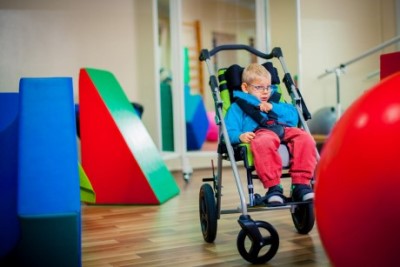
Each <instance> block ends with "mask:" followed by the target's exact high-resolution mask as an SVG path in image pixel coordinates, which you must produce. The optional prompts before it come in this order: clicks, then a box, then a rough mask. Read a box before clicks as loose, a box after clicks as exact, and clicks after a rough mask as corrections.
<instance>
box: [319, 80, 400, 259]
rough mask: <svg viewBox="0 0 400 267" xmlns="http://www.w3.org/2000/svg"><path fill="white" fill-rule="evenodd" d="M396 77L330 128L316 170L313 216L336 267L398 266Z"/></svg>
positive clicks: (399, 117) (399, 118)
mask: <svg viewBox="0 0 400 267" xmlns="http://www.w3.org/2000/svg"><path fill="white" fill-rule="evenodd" d="M399 159H400V73H396V74H394V75H392V76H390V77H388V78H386V79H384V80H382V81H381V82H380V83H379V84H378V85H376V86H374V87H372V88H371V89H370V90H368V91H366V92H365V93H364V94H363V95H362V96H361V97H360V98H359V99H358V100H356V101H355V102H354V103H353V104H352V105H351V106H350V107H349V108H348V109H347V110H346V111H345V113H344V114H343V116H342V117H341V118H340V120H339V121H338V122H337V123H336V124H335V126H334V127H333V129H332V131H331V134H330V136H329V138H328V140H327V142H326V144H325V145H324V147H323V150H322V153H321V159H320V161H319V164H318V166H317V170H316V184H315V216H316V222H317V227H318V231H319V234H320V238H321V241H322V244H323V246H324V248H325V251H326V253H327V255H328V257H329V258H330V260H331V262H332V264H333V265H334V266H336V267H341V266H352V267H355V266H395V265H396V266H399V265H400V260H399V255H400V250H399V245H398V244H399V241H400V169H399V168H398V167H399V165H400V160H399Z"/></svg>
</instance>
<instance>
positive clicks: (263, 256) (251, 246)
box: [236, 221, 279, 264]
mask: <svg viewBox="0 0 400 267" xmlns="http://www.w3.org/2000/svg"><path fill="white" fill-rule="evenodd" d="M255 223H256V225H257V227H258V229H259V230H260V233H261V235H262V237H263V242H262V245H260V244H255V243H254V242H253V238H252V237H251V236H249V235H248V232H247V231H245V230H243V229H242V230H241V231H240V232H239V235H238V237H237V242H236V245H237V248H238V251H239V253H240V255H241V256H242V257H243V259H245V260H247V261H248V262H251V263H253V264H262V263H266V262H267V261H269V260H270V259H272V258H273V257H274V256H275V254H276V252H277V251H278V248H279V235H278V232H277V231H276V230H275V228H274V227H273V226H272V225H271V224H269V223H267V222H264V221H255Z"/></svg>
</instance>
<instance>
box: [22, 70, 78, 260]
mask: <svg viewBox="0 0 400 267" xmlns="http://www.w3.org/2000/svg"><path fill="white" fill-rule="evenodd" d="M19 103H20V108H19V140H18V161H19V166H18V209H17V210H18V216H19V218H20V221H21V222H24V223H23V225H21V233H22V234H21V241H20V242H21V243H20V244H19V245H18V251H17V254H18V257H19V258H25V257H29V258H34V259H35V260H36V262H34V263H32V264H35V265H32V266H44V265H43V264H44V262H45V261H44V260H45V259H44V258H43V256H44V255H52V254H57V255H60V258H59V261H60V262H63V261H66V262H71V261H72V262H74V263H75V264H74V265H73V266H80V263H81V256H80V251H81V234H80V232H81V225H80V220H81V219H80V218H81V216H80V214H81V213H80V189H79V170H78V152H77V140H76V124H75V106H74V101H73V87H72V79H71V78H64V77H60V78H23V79H21V80H20V102H19ZM63 214H69V215H68V217H65V218H74V217H76V219H71V220H69V219H68V220H67V219H65V220H67V221H65V222H64V221H63V220H64V219H62V218H64V217H62V215H63ZM60 216H61V221H62V222H64V224H65V225H68V227H65V225H64V224H63V223H60V221H59V220H60ZM37 221H41V222H47V223H48V225H51V227H44V226H43V227H37V223H36V222H37ZM71 224H72V225H71ZM73 224H76V225H73ZM40 225H41V224H39V226H40ZM37 231H40V234H38V233H34V232H37ZM62 231H64V232H65V234H68V235H69V236H70V237H71V238H70V239H69V241H68V242H67V241H66V240H63V239H62V238H57V237H56V238H53V239H43V240H35V238H32V234H36V236H52V235H53V236H54V233H56V232H62ZM45 240H51V242H47V241H45ZM58 242H64V243H65V242H67V244H66V246H67V247H70V248H71V251H79V255H74V257H75V258H74V259H71V258H70V257H71V254H70V253H67V251H68V249H66V250H65V253H63V252H62V251H59V250H58V249H57V246H54V244H55V243H58ZM38 243H40V246H41V247H42V248H43V249H42V250H41V252H43V253H44V254H38V255H33V254H32V249H31V248H32V246H35V245H36V244H38Z"/></svg>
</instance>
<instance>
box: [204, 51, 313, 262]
mask: <svg viewBox="0 0 400 267" xmlns="http://www.w3.org/2000/svg"><path fill="white" fill-rule="evenodd" d="M226 50H246V51H247V52H249V53H251V54H253V55H256V56H258V57H260V58H262V59H266V60H270V59H273V58H277V59H279V61H280V63H281V67H282V69H283V71H284V77H283V79H282V81H283V83H284V84H285V87H286V89H287V92H288V94H289V96H290V97H291V99H292V102H293V104H294V106H295V107H296V110H297V113H298V115H299V124H300V126H301V127H302V128H303V129H304V130H305V131H307V132H308V133H310V130H309V128H308V126H307V123H306V120H308V119H311V114H310V112H309V111H308V109H307V106H306V105H305V102H304V101H303V99H302V96H301V93H300V91H299V90H298V88H296V86H295V85H294V83H293V80H292V78H291V75H290V73H289V72H288V70H287V67H286V63H285V60H284V58H283V54H282V50H281V48H279V47H275V48H273V49H272V51H271V53H270V54H265V53H262V52H260V51H259V50H257V49H255V48H253V47H250V46H247V45H240V44H230V45H221V46H217V47H215V48H214V49H212V50H211V51H209V50H207V49H203V50H201V52H200V57H199V59H200V61H205V63H206V65H207V69H208V73H209V74H210V81H209V85H210V88H211V92H212V96H213V99H214V104H215V110H216V117H215V119H216V124H217V125H218V127H219V135H218V158H217V164H218V166H217V174H215V172H214V164H213V162H211V164H212V177H211V178H203V182H212V183H213V186H211V185H210V184H209V183H204V184H203V185H202V186H201V188H200V193H199V215H200V224H201V229H202V234H203V238H204V240H205V241H206V242H208V243H212V242H214V240H215V238H216V234H217V220H218V219H220V215H221V214H231V213H241V215H240V217H239V219H238V223H239V225H240V227H241V231H240V232H239V234H238V238H237V248H238V251H239V253H240V254H241V256H242V257H243V258H244V259H245V260H247V261H249V262H251V263H255V264H259V263H265V262H267V261H269V260H270V259H271V258H273V257H274V256H275V254H276V252H277V250H278V247H279V235H278V233H277V231H276V230H275V228H274V227H273V226H272V225H271V224H269V223H268V222H265V221H254V220H253V219H252V218H251V217H250V215H249V212H253V211H265V210H268V209H270V210H273V209H282V208H290V210H291V214H292V219H293V222H294V225H295V227H296V229H297V231H298V232H299V233H300V234H307V233H308V232H309V231H311V229H312V228H313V226H314V212H313V203H312V202H294V201H291V199H290V198H287V199H286V200H287V201H286V204H285V205H282V206H277V207H269V206H258V205H257V204H256V203H258V202H259V200H260V198H261V196H260V195H258V194H254V190H253V182H252V179H254V178H257V175H253V174H252V172H253V171H254V168H253V169H252V168H249V167H248V166H247V163H246V156H247V153H248V152H247V149H248V148H246V147H245V146H242V147H240V148H239V149H237V150H236V151H235V150H234V148H233V146H232V144H231V142H230V140H229V136H228V132H227V129H226V125H225V121H224V118H223V111H222V107H223V101H222V100H221V96H220V90H219V83H218V80H217V77H216V75H215V73H214V69H213V68H212V63H211V57H213V56H215V55H216V54H217V53H219V52H221V51H226ZM222 140H223V142H224V147H226V149H222V147H221V143H222V142H221V141H222ZM281 146H282V145H281ZM316 153H317V160H319V154H318V150H317V148H316ZM238 155H239V156H238ZM238 157H239V158H242V159H244V161H245V162H244V163H245V164H244V165H245V166H246V173H247V180H248V192H249V204H247V202H246V196H245V193H244V190H243V188H242V184H241V179H240V175H239V171H238V167H237V164H236V161H237V158H238ZM223 160H229V161H230V162H231V167H232V171H233V176H234V178H235V182H236V187H237V190H238V193H239V198H240V208H238V209H231V210H221V196H222V194H221V189H222V161H223ZM283 176H285V174H283ZM312 184H313V183H312ZM260 229H264V230H266V231H267V232H268V233H269V234H270V236H262V234H261V232H260ZM246 238H248V240H250V242H251V247H250V248H246V245H245V241H246ZM261 249H263V251H261ZM265 250H267V251H266V252H265Z"/></svg>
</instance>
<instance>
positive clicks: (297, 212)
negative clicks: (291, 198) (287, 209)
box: [292, 203, 315, 235]
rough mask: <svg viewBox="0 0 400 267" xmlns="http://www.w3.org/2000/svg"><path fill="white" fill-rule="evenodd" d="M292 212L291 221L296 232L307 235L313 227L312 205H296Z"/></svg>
mask: <svg viewBox="0 0 400 267" xmlns="http://www.w3.org/2000/svg"><path fill="white" fill-rule="evenodd" d="M293 208H294V211H292V219H293V223H294V226H295V227H296V229H297V232H299V233H300V234H304V235H305V234H308V233H309V232H310V231H311V230H312V228H313V227H314V221H315V217H314V208H313V203H306V204H299V205H296V206H295V207H293Z"/></svg>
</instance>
